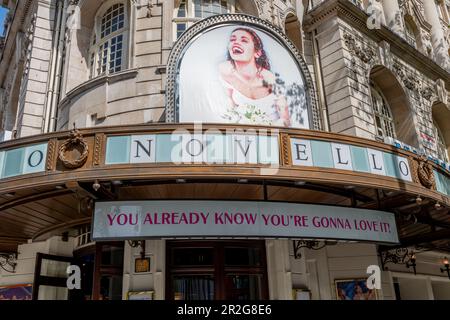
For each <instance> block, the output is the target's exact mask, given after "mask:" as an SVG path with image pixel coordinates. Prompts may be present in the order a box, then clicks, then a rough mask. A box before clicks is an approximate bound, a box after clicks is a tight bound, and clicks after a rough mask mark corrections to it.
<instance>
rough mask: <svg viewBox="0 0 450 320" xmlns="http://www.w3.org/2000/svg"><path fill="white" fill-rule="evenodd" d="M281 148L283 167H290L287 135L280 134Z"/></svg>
mask: <svg viewBox="0 0 450 320" xmlns="http://www.w3.org/2000/svg"><path fill="white" fill-rule="evenodd" d="M281 148H282V150H283V154H282V157H283V159H282V163H283V165H290V164H291V163H292V161H291V152H290V143H289V136H288V135H287V134H281Z"/></svg>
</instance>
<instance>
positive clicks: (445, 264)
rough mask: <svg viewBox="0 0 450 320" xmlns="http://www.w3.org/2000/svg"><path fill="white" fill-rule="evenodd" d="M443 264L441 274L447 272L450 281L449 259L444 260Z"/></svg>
mask: <svg viewBox="0 0 450 320" xmlns="http://www.w3.org/2000/svg"><path fill="white" fill-rule="evenodd" d="M442 263H443V264H444V267H443V268H441V272H442V273H444V272H447V275H448V278H449V279H450V265H449V263H448V259H447V257H445V258H444V260H443V261H442Z"/></svg>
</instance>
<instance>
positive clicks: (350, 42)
mask: <svg viewBox="0 0 450 320" xmlns="http://www.w3.org/2000/svg"><path fill="white" fill-rule="evenodd" d="M344 41H345V45H346V46H347V48H348V50H349V51H350V52H351V53H353V54H355V55H356V56H357V57H358V58H359V59H360V60H361V61H362V62H364V63H369V62H371V61H373V59H374V58H375V57H376V53H375V51H374V50H372V48H369V47H365V48H363V47H362V46H360V45H359V44H358V43H357V42H356V39H355V37H354V36H352V35H350V34H348V33H345V34H344Z"/></svg>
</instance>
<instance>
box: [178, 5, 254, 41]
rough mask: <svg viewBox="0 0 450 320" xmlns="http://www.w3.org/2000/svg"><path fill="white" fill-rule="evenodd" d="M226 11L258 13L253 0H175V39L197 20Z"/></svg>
mask: <svg viewBox="0 0 450 320" xmlns="http://www.w3.org/2000/svg"><path fill="white" fill-rule="evenodd" d="M225 13H247V14H251V15H255V16H256V15H258V13H257V8H256V6H255V4H254V3H253V1H252V0H175V10H174V18H173V22H174V34H173V37H174V40H176V39H178V38H179V37H180V36H181V34H182V33H183V32H184V31H185V30H186V29H188V28H189V27H190V26H191V25H192V24H194V23H195V22H196V21H199V20H201V19H205V18H208V17H210V16H213V15H217V14H225Z"/></svg>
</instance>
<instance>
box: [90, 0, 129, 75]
mask: <svg viewBox="0 0 450 320" xmlns="http://www.w3.org/2000/svg"><path fill="white" fill-rule="evenodd" d="M124 31H125V5H124V4H123V3H118V4H115V5H113V6H111V7H110V8H109V9H108V10H107V11H106V12H105V13H104V14H103V15H102V17H101V18H100V19H99V30H98V32H99V33H98V34H99V40H98V44H97V43H96V42H97V39H96V36H95V35H94V36H93V49H92V50H91V51H92V52H91V55H90V58H91V61H90V66H91V77H94V76H98V75H102V74H106V73H114V72H118V71H121V70H122V69H123V65H124V61H123V60H124V47H125V45H124V40H125V34H124ZM95 60H96V61H95ZM94 66H96V69H95V72H93V68H94Z"/></svg>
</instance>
